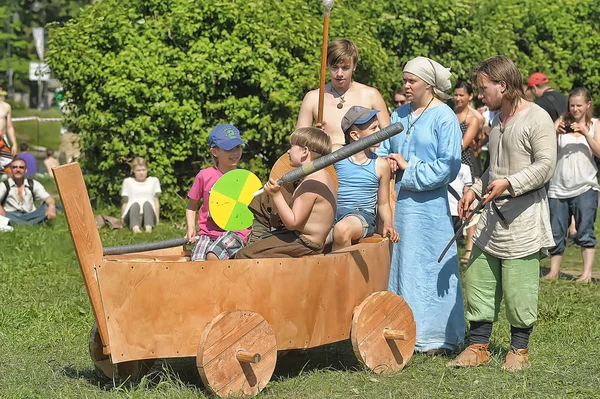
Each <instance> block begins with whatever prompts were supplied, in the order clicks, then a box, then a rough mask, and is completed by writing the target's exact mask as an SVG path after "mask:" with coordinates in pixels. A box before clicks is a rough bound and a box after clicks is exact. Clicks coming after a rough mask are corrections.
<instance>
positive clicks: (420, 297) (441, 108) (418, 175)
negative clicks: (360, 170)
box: [377, 57, 465, 354]
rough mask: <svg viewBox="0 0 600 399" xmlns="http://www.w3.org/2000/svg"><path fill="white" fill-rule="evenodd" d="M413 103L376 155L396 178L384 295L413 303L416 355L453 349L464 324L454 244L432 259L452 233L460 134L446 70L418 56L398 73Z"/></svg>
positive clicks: (399, 114)
mask: <svg viewBox="0 0 600 399" xmlns="http://www.w3.org/2000/svg"><path fill="white" fill-rule="evenodd" d="M402 77H403V79H404V89H405V93H406V97H407V98H408V100H409V101H410V103H408V104H405V105H403V106H402V107H400V108H398V109H396V111H394V113H393V114H392V118H391V122H392V123H395V122H401V123H402V124H403V125H404V131H403V132H402V133H400V134H398V135H397V136H394V137H392V138H391V139H389V140H387V141H385V142H384V143H382V145H381V147H380V148H379V149H378V151H377V154H378V155H379V156H382V157H386V158H387V159H388V160H389V163H390V167H391V168H392V171H394V172H396V185H395V189H396V196H397V202H396V208H395V219H394V225H395V228H396V230H397V231H398V233H400V242H398V243H397V244H395V245H394V250H393V254H392V266H391V271H390V282H389V287H388V290H389V291H391V292H394V293H396V294H399V295H401V296H402V297H403V298H404V299H405V300H406V301H407V303H408V304H409V305H410V307H411V309H412V311H413V314H414V317H415V321H416V324H417V340H416V347H415V350H416V351H418V352H428V353H431V354H445V353H448V352H451V351H456V350H457V349H458V347H459V346H460V345H461V343H462V342H463V339H464V333H465V321H464V309H463V300H462V290H461V286H460V279H459V272H458V257H457V251H456V244H455V245H453V246H452V247H451V248H450V250H449V251H448V252H447V254H446V255H445V256H444V258H443V259H442V261H441V263H438V262H437V258H438V257H439V255H440V254H441V252H442V250H443V249H444V247H445V246H446V244H447V243H448V241H450V239H451V238H452V236H453V235H454V231H453V228H452V221H451V216H450V209H449V207H448V184H449V183H450V182H451V181H453V180H454V179H455V178H456V175H457V174H458V171H459V169H460V155H461V144H462V134H461V130H460V126H459V122H458V119H457V118H456V115H455V114H454V111H453V110H452V109H451V108H450V107H448V106H447V105H446V104H445V103H444V102H443V101H442V99H444V100H446V99H448V98H449V97H450V96H449V95H447V94H446V93H444V91H446V90H448V89H450V87H451V83H450V71H449V70H448V69H446V68H444V67H443V66H442V65H440V64H439V63H437V62H435V61H433V60H431V59H429V58H426V57H417V58H414V59H412V60H410V61H409V62H408V63H407V64H406V65H405V66H404V70H403V73H402Z"/></svg>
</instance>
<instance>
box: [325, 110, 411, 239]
mask: <svg viewBox="0 0 600 399" xmlns="http://www.w3.org/2000/svg"><path fill="white" fill-rule="evenodd" d="M378 112H379V111H377V110H372V109H369V108H365V107H361V106H358V105H357V106H354V107H352V108H350V109H349V110H348V112H346V115H344V117H343V118H342V123H341V126H342V131H343V132H344V136H345V141H346V144H350V143H352V142H354V141H356V140H359V139H361V138H363V137H366V136H369V135H371V134H373V133H375V132H376V131H378V130H379V121H378V120H377V113H378ZM378 146H379V144H377V145H376V146H374V147H378ZM338 147H341V146H338ZM334 167H335V171H336V173H337V177H338V202H337V212H336V221H335V226H334V227H333V230H332V232H333V249H334V250H336V249H339V248H343V247H347V246H349V245H351V244H352V242H353V241H356V240H359V239H361V238H364V237H369V236H372V235H373V233H374V232H375V219H376V215H377V214H378V215H379V217H380V218H381V220H382V222H383V232H382V233H383V236H384V237H385V236H389V237H390V239H391V240H392V242H398V240H399V236H398V233H397V232H396V230H394V222H393V220H392V209H391V208H390V202H389V200H390V167H389V164H388V163H387V161H386V160H385V159H383V158H379V157H377V155H375V154H374V153H373V152H372V151H371V149H370V148H367V149H366V150H364V151H361V152H359V153H358V154H355V155H352V156H350V157H348V158H346V159H343V160H341V161H339V162H337V163H336V164H335V165H334Z"/></svg>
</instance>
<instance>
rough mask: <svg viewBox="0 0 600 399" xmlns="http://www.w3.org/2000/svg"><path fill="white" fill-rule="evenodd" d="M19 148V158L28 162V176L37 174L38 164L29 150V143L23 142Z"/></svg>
mask: <svg viewBox="0 0 600 399" xmlns="http://www.w3.org/2000/svg"><path fill="white" fill-rule="evenodd" d="M19 149H20V150H21V151H20V152H19V158H21V159H23V160H24V161H25V162H26V163H27V176H35V174H36V172H37V166H36V164H35V157H34V156H33V155H32V154H31V153H30V152H29V146H28V145H27V143H21V145H20V146H19Z"/></svg>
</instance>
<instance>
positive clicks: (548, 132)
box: [506, 113, 557, 197]
mask: <svg viewBox="0 0 600 399" xmlns="http://www.w3.org/2000/svg"><path fill="white" fill-rule="evenodd" d="M539 114H540V115H539V116H538V117H537V118H536V120H537V121H538V123H536V124H533V125H532V126H531V128H530V129H529V130H528V135H529V137H528V138H529V140H528V142H529V143H530V145H531V150H532V153H533V162H532V163H531V165H529V166H527V167H525V168H523V169H522V170H520V171H519V172H517V173H514V174H512V175H509V176H507V177H506V179H507V180H508V181H509V182H510V187H509V189H508V191H509V192H510V195H511V196H513V197H517V196H519V195H523V194H524V193H526V192H528V191H532V190H536V189H538V188H540V187H542V186H543V185H544V184H545V183H547V182H548V181H550V179H551V178H552V174H553V173H554V167H555V166H556V151H557V150H556V133H555V130H554V124H553V123H552V120H551V119H550V117H548V116H547V115H542V114H541V113H539Z"/></svg>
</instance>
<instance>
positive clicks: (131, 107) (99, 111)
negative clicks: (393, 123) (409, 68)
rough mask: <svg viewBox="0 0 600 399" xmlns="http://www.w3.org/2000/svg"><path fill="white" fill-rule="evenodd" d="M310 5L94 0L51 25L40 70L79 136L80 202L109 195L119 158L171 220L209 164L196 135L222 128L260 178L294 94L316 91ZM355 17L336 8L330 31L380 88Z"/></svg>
mask: <svg viewBox="0 0 600 399" xmlns="http://www.w3.org/2000/svg"><path fill="white" fill-rule="evenodd" d="M313 3H314V4H311V5H310V6H309V5H308V4H307V2H306V1H304V0H288V1H286V2H280V1H246V2H244V3H243V6H241V4H242V3H238V2H229V3H215V2H212V1H206V0H203V1H198V2H188V1H185V0H168V1H164V0H132V1H128V2H123V1H117V0H105V1H102V2H98V3H96V4H95V5H94V6H93V7H90V8H88V9H86V10H85V11H84V12H83V13H82V14H81V15H80V16H79V17H77V18H76V19H74V20H72V21H70V22H67V23H66V24H64V26H63V27H61V28H60V29H54V30H53V31H52V40H51V42H50V45H51V46H50V51H49V57H50V63H51V67H52V69H53V70H54V71H55V73H56V74H57V75H58V76H59V77H60V79H61V81H62V83H63V85H64V87H65V88H66V94H67V98H69V99H70V100H71V101H72V103H73V105H74V110H75V111H74V112H73V117H75V118H76V119H77V123H78V126H79V127H80V128H81V129H82V130H83V132H84V134H83V143H84V148H85V153H86V156H85V159H84V160H83V164H84V167H85V168H86V176H87V179H88V183H89V186H90V192H91V196H92V198H103V197H104V198H113V199H116V197H117V196H118V194H119V188H120V185H121V181H122V178H123V177H125V176H126V175H127V174H128V173H129V168H128V166H127V161H129V160H131V159H132V158H133V157H135V156H142V157H145V158H147V159H148V160H149V161H150V163H151V165H152V171H153V173H155V174H156V175H157V176H158V177H159V178H160V180H161V182H162V184H163V186H164V191H163V199H162V202H164V203H165V205H166V207H165V211H166V213H167V214H168V213H169V212H173V211H179V212H181V209H182V207H183V204H184V202H183V201H181V196H182V194H184V193H185V189H186V188H188V187H189V186H190V184H191V179H192V178H193V176H194V175H195V174H196V173H197V172H198V170H199V169H200V168H201V167H204V166H206V165H207V164H209V163H210V162H211V161H210V157H209V152H208V143H207V136H208V133H209V132H210V130H211V129H212V127H213V126H215V125H216V124H218V123H224V122H227V123H232V124H234V125H236V126H238V127H239V128H240V129H241V131H242V132H243V136H244V138H245V139H246V140H247V141H248V143H249V145H248V146H247V147H246V149H245V152H246V154H245V158H244V159H245V164H244V165H242V166H246V167H249V168H251V169H253V170H254V171H255V172H257V173H258V174H259V175H260V177H262V178H265V177H266V174H267V171H268V168H267V166H268V164H272V163H273V162H274V161H275V160H276V159H277V158H278V156H279V155H281V154H282V153H283V152H284V151H285V150H286V149H287V146H288V143H287V137H288V136H289V134H290V133H291V132H292V130H293V128H294V125H295V120H296V117H297V112H298V109H299V107H300V103H301V100H302V98H303V95H304V93H305V92H306V90H308V89H311V88H314V87H316V86H318V78H319V76H318V74H319V64H320V44H321V38H322V10H321V6H320V4H319V3H317V2H313ZM341 9H343V8H341ZM359 13H360V11H359V10H354V11H350V10H345V11H344V16H345V17H346V18H347V19H346V21H345V23H344V22H342V20H341V19H340V21H339V22H334V23H333V24H332V34H333V35H334V36H336V35H338V34H339V35H342V34H343V35H345V36H348V37H350V38H354V37H356V38H357V42H358V43H359V45H360V46H361V48H362V49H364V50H363V51H362V55H363V56H362V58H361V59H362V61H361V68H360V71H359V77H360V78H361V79H362V80H364V81H365V82H366V83H371V82H372V81H377V82H379V83H380V84H381V86H383V87H386V88H389V87H390V75H389V74H388V73H387V72H386V65H387V62H388V57H387V53H386V52H385V51H384V49H383V48H382V47H381V44H380V43H379V42H378V41H377V40H376V38H375V37H374V35H371V36H369V35H368V34H365V33H366V32H369V31H371V32H374V30H375V25H374V24H372V25H371V26H370V27H368V28H367V27H366V26H361V25H360V23H359V22H360V21H361V17H360V14H359ZM341 25H343V26H344V27H345V29H344V30H340V32H339V33H336V31H335V29H333V27H335V26H341ZM171 214H172V213H171ZM178 214H179V216H180V215H181V213H178Z"/></svg>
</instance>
